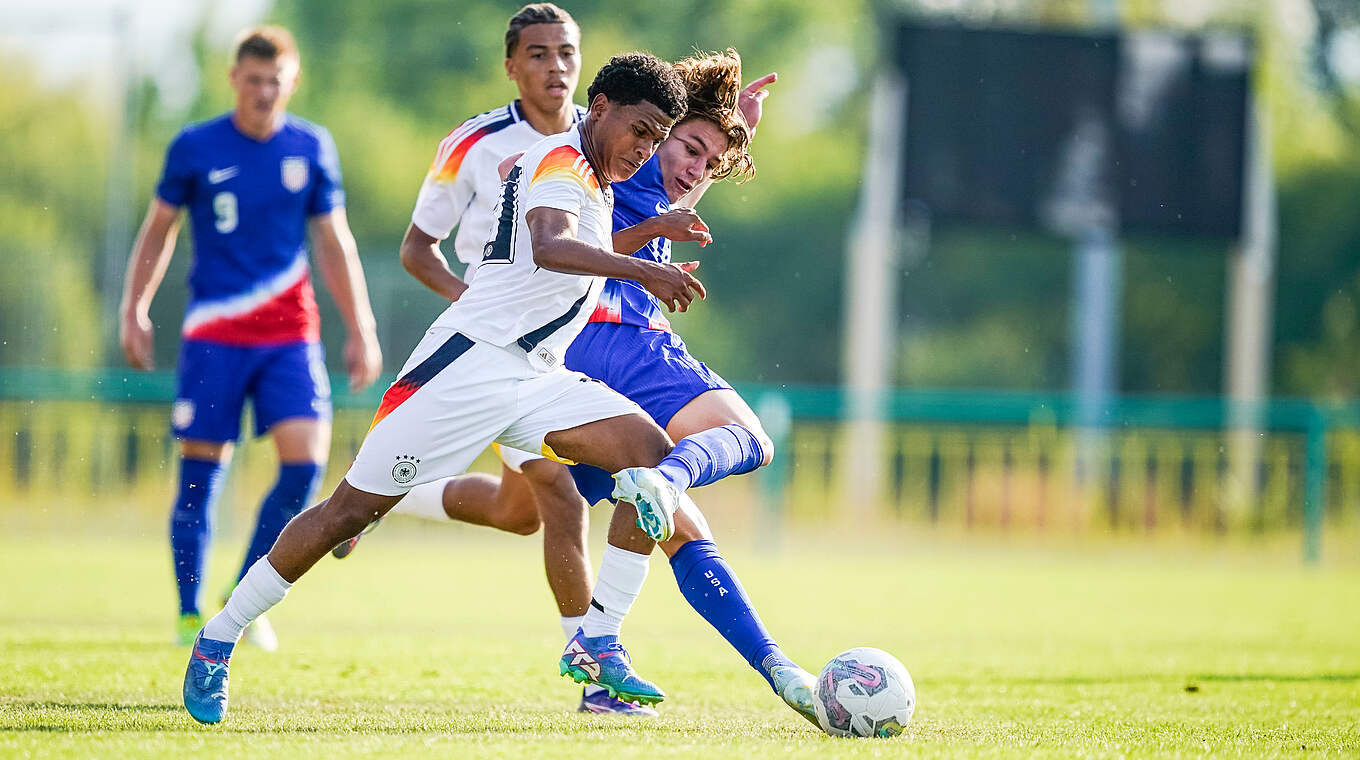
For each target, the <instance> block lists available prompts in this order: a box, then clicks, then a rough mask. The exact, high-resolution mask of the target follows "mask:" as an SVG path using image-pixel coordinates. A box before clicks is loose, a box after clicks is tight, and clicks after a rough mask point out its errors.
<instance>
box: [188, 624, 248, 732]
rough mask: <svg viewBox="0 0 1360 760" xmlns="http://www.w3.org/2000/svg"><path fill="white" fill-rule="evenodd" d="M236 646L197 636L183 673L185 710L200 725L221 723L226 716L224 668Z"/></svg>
mask: <svg viewBox="0 0 1360 760" xmlns="http://www.w3.org/2000/svg"><path fill="white" fill-rule="evenodd" d="M235 646H236V645H235V644H227V643H225V642H221V641H213V640H212V639H205V638H203V632H202V631H199V632H198V638H197V639H195V640H194V651H193V653H191V654H190V655H189V667H188V668H187V669H186V670H185V671H184V707H185V708H187V709H188V710H189V714H190V715H192V716H194V720H196V721H198V722H199V723H220V722H221V721H222V719H223V718H224V717H226V715H227V666H229V665H230V664H231V650H232V649H234V648H235Z"/></svg>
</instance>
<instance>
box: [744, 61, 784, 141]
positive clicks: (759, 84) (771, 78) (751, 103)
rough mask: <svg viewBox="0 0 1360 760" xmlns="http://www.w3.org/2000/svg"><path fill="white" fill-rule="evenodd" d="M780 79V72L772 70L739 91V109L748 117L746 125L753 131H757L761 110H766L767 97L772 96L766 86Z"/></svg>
mask: <svg viewBox="0 0 1360 760" xmlns="http://www.w3.org/2000/svg"><path fill="white" fill-rule="evenodd" d="M777 81H779V74H777V73H775V72H773V71H771V72H770V73H768V74H766V75H765V76H763V77H761V78H759V79H757V80H755V81H754V82H751V83H750V84H748V85H746V86H745V87H743V88H742V90H741V92H739V93H737V109H738V110H740V111H741V115H742V116H745V117H746V125H747V126H749V127H750V128H751V131H752V132H755V131H756V125H757V124H759V123H760V117H761V112H762V111H763V110H764V106H763V105H762V104H763V103H764V102H765V98H768V97H770V91H769V90H766V89H765V88H766V87H767V86H769V85H771V84H773V83H775V82H777Z"/></svg>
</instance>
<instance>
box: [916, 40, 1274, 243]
mask: <svg viewBox="0 0 1360 760" xmlns="http://www.w3.org/2000/svg"><path fill="white" fill-rule="evenodd" d="M893 48H894V49H893V51H892V56H893V60H894V62H895V63H896V65H897V66H898V68H899V70H900V72H901V73H902V75H903V76H904V77H905V79H906V83H907V113H906V114H905V115H904V117H905V119H906V122H905V140H906V150H905V151H904V163H905V166H904V167H903V170H904V175H903V180H904V181H903V183H902V186H903V188H904V196H905V199H906V201H907V202H908V203H923V204H925V206H926V207H927V208H928V209H929V211H930V214H931V215H932V217H935V218H939V219H942V220H950V219H953V220H959V221H968V222H981V223H991V224H999V225H1007V226H1021V227H1033V228H1039V229H1049V230H1055V231H1059V232H1071V231H1072V230H1070V229H1065V228H1068V227H1071V226H1072V224H1073V222H1072V221H1071V220H1072V217H1073V213H1074V211H1073V209H1076V211H1075V213H1076V215H1077V216H1078V217H1080V216H1081V215H1082V214H1083V213H1089V212H1090V208H1091V204H1096V205H1097V206H1098V207H1099V208H1101V209H1104V213H1105V214H1106V215H1107V216H1108V217H1109V218H1110V219H1111V220H1112V221H1113V222H1114V223H1115V224H1116V225H1117V229H1118V230H1119V231H1121V232H1124V233H1152V234H1167V235H1191V236H1210V237H1237V236H1238V235H1239V233H1240V230H1241V224H1242V179H1243V173H1244V170H1245V149H1246V139H1247V137H1246V124H1247V113H1248V110H1247V109H1248V108H1249V102H1248V94H1249V91H1250V81H1249V78H1250V72H1251V56H1252V50H1251V43H1250V40H1249V39H1248V38H1246V37H1245V36H1244V35H1242V34H1239V33H1234V32H1217V33H1209V34H1200V35H1187V34H1181V33H1175V32H1159V31H1130V32H1123V33H1120V34H1076V33H1054V32H1051V31H1042V32H1039V31H1021V30H1013V29H1012V30H1008V29H995V28H973V27H966V26H959V25H931V24H925V23H921V22H916V21H901V22H899V24H898V25H897V28H896V29H895V41H894V44H893ZM1083 208H1085V209H1086V211H1085V212H1083V211H1082V209H1083ZM1079 223H1080V222H1079V221H1078V222H1077V224H1079Z"/></svg>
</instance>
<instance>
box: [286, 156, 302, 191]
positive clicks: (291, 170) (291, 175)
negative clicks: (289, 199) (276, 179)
mask: <svg viewBox="0 0 1360 760" xmlns="http://www.w3.org/2000/svg"><path fill="white" fill-rule="evenodd" d="M279 168H280V170H281V171H282V173H283V186H284V187H286V188H288V192H290V193H298V192H302V188H304V187H306V186H307V159H305V158H303V157H302V156H289V157H287V158H285V159H283V162H282V163H280V164H279Z"/></svg>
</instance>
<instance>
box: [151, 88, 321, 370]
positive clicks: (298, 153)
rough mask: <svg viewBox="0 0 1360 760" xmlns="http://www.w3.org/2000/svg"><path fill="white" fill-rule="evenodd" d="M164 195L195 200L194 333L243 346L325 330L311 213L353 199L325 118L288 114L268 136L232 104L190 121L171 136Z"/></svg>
mask: <svg viewBox="0 0 1360 760" xmlns="http://www.w3.org/2000/svg"><path fill="white" fill-rule="evenodd" d="M156 194H157V195H158V196H159V197H160V198H161V200H163V201H165V202H166V203H169V204H171V205H174V206H182V207H186V208H187V209H188V215H189V222H190V226H191V230H192V236H193V246H194V261H193V265H192V268H191V269H190V273H189V291H190V299H189V307H188V311H187V313H186V314H185V319H184V330H183V332H184V335H185V336H186V337H190V338H195V339H199V340H208V341H214V342H220V343H227V344H236V345H257V344H266V343H282V342H288V341H292V340H316V339H318V338H319V336H320V319H319V317H318V315H317V309H316V297H315V295H314V293H313V291H312V285H311V277H310V274H309V267H308V264H307V221H308V220H309V219H310V218H311V217H314V216H318V215H321V214H327V213H329V212H331V211H333V210H334V209H336V208H339V207H342V206H343V205H344V202H345V196H344V190H343V189H342V186H341V181H340V158H339V155H338V154H337V152H336V149H335V142H334V141H333V140H332V139H331V136H330V133H329V132H327V131H326V129H325V128H324V127H321V126H318V125H315V124H312V123H310V122H308V121H306V120H304V119H300V118H298V117H296V116H292V115H287V116H285V118H284V122H283V125H282V128H281V129H279V131H278V132H276V133H275V134H274V135H273V136H272V137H270V138H269V139H268V140H265V141H263V142H261V141H259V140H256V139H253V138H251V137H248V136H246V135H245V134H243V133H241V131H240V130H238V129H237V128H236V125H235V124H234V123H233V121H232V115H231V114H230V113H227V114H224V115H222V116H219V117H217V118H215V119H212V120H210V121H206V122H203V123H200V124H193V125H190V126H188V127H185V128H184V129H183V130H182V131H181V132H180V133H179V135H177V136H176V137H175V139H174V141H173V142H172V143H171V144H170V148H169V150H168V151H167V153H166V158H165V170H164V173H163V175H162V177H161V181H160V184H159V185H158V186H157V187H156Z"/></svg>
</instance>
